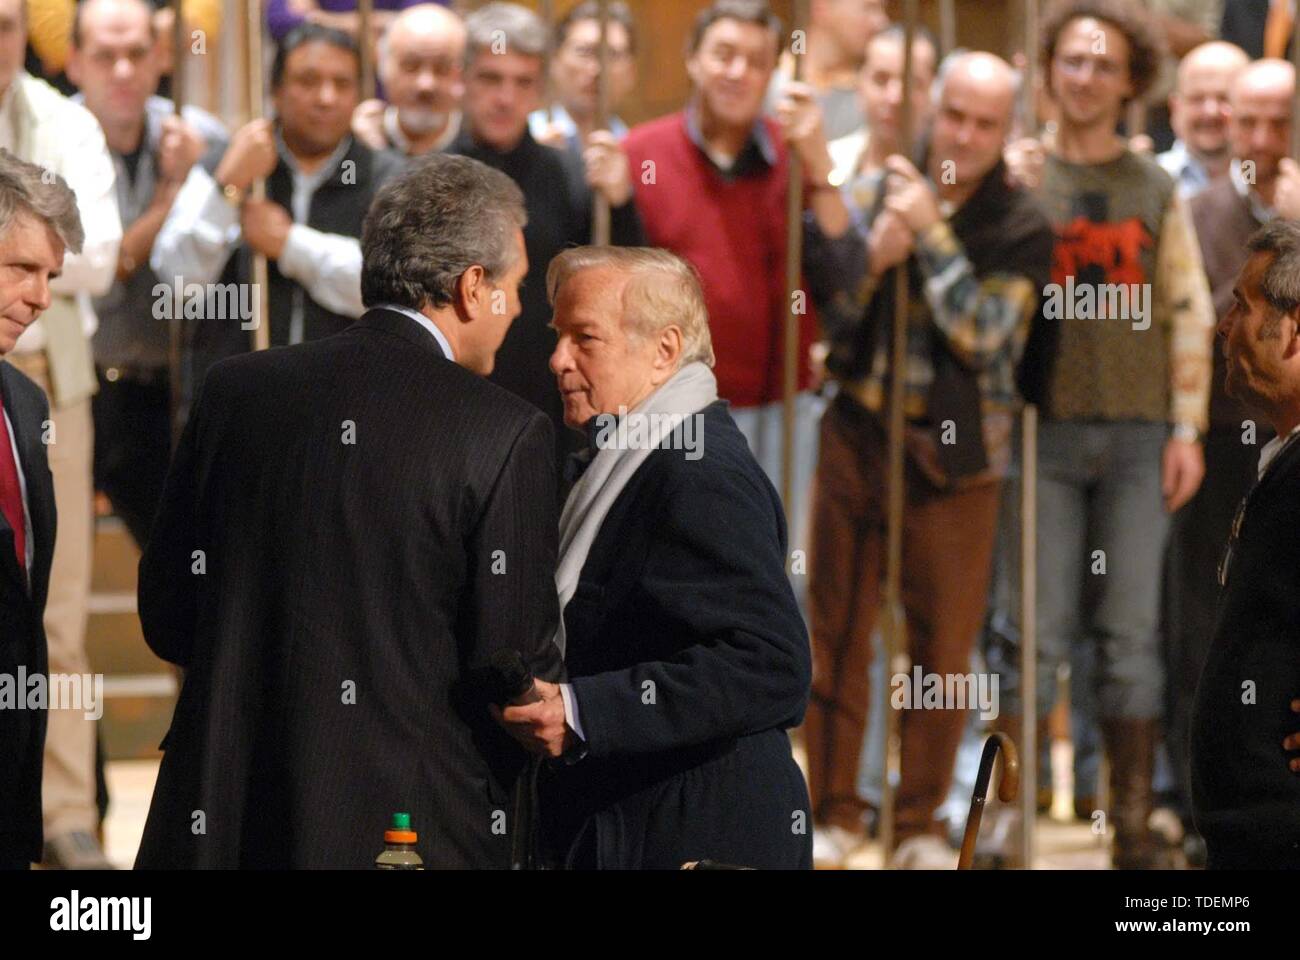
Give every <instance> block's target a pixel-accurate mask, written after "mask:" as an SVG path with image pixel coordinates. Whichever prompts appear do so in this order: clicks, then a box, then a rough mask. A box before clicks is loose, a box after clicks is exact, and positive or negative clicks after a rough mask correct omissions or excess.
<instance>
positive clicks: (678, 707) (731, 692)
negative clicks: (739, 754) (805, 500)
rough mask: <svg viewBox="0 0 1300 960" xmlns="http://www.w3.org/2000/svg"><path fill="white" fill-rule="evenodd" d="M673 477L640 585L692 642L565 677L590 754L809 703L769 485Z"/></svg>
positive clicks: (748, 725)
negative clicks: (622, 666)
mask: <svg viewBox="0 0 1300 960" xmlns="http://www.w3.org/2000/svg"><path fill="white" fill-rule="evenodd" d="M675 487H676V489H674V490H673V491H672V493H671V495H670V497H669V502H668V503H667V504H665V507H664V514H663V521H662V523H661V525H660V527H659V534H658V537H657V540H656V543H655V545H654V546H653V547H652V548H651V551H650V553H649V555H648V557H647V561H646V565H645V568H644V570H643V573H642V583H641V589H642V590H643V591H644V592H645V593H646V594H648V597H649V601H650V604H651V605H652V606H653V607H655V608H656V609H657V610H658V611H659V612H660V615H661V622H663V623H664V624H666V625H669V628H670V629H674V630H679V631H681V633H682V634H683V635H684V636H689V637H690V638H691V639H692V641H693V642H691V643H690V644H689V645H687V646H684V647H683V648H682V649H681V652H680V653H678V654H677V655H675V656H673V657H672V658H670V659H666V660H658V661H650V662H644V663H640V664H637V665H635V666H633V667H631V668H629V669H626V670H615V671H610V672H607V673H600V674H595V675H593V676H588V677H579V678H576V679H574V680H573V681H572V683H573V689H574V693H575V694H576V696H577V701H578V710H579V713H580V716H581V718H582V726H583V732H584V734H585V735H586V742H587V748H588V750H589V752H590V754H591V755H592V756H594V757H606V756H611V755H617V754H638V753H650V752H655V751H660V750H672V749H679V748H682V747H689V746H692V745H695V744H703V743H707V742H709V741H714V740H721V739H725V738H730V737H739V736H745V735H748V734H753V733H758V732H760V731H762V730H767V729H770V728H773V727H789V726H795V725H797V724H798V723H800V722H801V720H802V717H803V712H804V709H805V707H806V706H807V703H808V691H809V686H810V683H811V676H812V668H811V654H810V651H809V647H808V634H807V631H806V629H805V627H804V624H803V619H802V617H801V616H800V614H799V609H798V606H797V604H796V603H795V599H794V595H793V593H792V592H791V590H790V586H789V583H788V582H787V581H786V578H785V571H784V564H783V557H784V552H785V547H784V536H785V535H784V530H783V529H782V528H781V527H780V520H779V514H777V512H776V510H775V505H774V504H773V502H772V499H771V497H770V496H769V495H768V493H767V491H765V490H763V489H762V488H761V487H760V485H759V484H757V483H756V482H755V481H754V480H753V479H752V478H750V477H748V476H745V475H743V474H741V473H739V472H725V471H719V470H717V469H716V468H706V469H699V470H694V471H692V473H691V474H690V475H689V476H688V477H686V478H684V479H683V480H682V481H679V482H678V483H677V484H675Z"/></svg>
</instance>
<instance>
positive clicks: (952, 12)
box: [939, 0, 957, 57]
mask: <svg viewBox="0 0 1300 960" xmlns="http://www.w3.org/2000/svg"><path fill="white" fill-rule="evenodd" d="M939 45H940V47H942V48H943V56H945V57H946V56H948V54H950V53H952V52H953V50H955V49H957V6H956V3H955V0H939Z"/></svg>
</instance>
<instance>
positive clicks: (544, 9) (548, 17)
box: [537, 0, 603, 127]
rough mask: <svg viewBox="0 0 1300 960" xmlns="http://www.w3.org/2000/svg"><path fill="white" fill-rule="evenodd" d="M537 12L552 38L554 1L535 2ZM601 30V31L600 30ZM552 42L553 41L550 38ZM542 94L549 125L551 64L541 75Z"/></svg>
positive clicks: (552, 108)
mask: <svg viewBox="0 0 1300 960" xmlns="http://www.w3.org/2000/svg"><path fill="white" fill-rule="evenodd" d="M537 13H538V15H539V16H540V17H541V18H542V21H543V22H544V23H545V24H546V30H547V34H548V35H549V36H551V37H552V38H553V37H554V36H555V3H554V0H540V2H539V3H538V4H537ZM602 32H603V31H602ZM551 42H552V43H554V42H555V41H554V40H552V41H551ZM558 52H559V51H558V50H552V51H551V56H552V57H554V56H555V54H556V53H558ZM542 95H543V96H544V97H545V98H546V125H547V126H548V127H549V126H550V125H551V124H553V123H554V122H555V92H554V90H552V89H551V65H550V63H549V62H548V63H547V65H546V76H544V77H542Z"/></svg>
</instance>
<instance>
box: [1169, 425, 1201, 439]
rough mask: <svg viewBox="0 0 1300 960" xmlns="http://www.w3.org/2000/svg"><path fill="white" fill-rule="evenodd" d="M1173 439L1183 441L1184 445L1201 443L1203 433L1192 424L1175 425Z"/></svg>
mask: <svg viewBox="0 0 1300 960" xmlns="http://www.w3.org/2000/svg"><path fill="white" fill-rule="evenodd" d="M1173 437H1174V439H1175V440H1181V441H1183V443H1200V442H1201V431H1199V430H1197V429H1196V428H1195V427H1194V426H1192V425H1191V424H1190V423H1176V424H1174V433H1173Z"/></svg>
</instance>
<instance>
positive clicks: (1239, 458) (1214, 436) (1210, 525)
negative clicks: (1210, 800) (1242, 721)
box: [1164, 425, 1271, 823]
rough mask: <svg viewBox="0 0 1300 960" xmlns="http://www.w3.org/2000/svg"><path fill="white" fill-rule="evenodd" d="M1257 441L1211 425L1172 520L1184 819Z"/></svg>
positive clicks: (1173, 691) (1174, 760)
mask: <svg viewBox="0 0 1300 960" xmlns="http://www.w3.org/2000/svg"><path fill="white" fill-rule="evenodd" d="M1260 433H1261V435H1260V436H1258V437H1257V438H1256V442H1255V443H1254V444H1253V445H1252V444H1244V443H1242V430H1241V428H1240V427H1211V428H1210V431H1209V433H1208V434H1207V435H1206V437H1205V479H1204V481H1202V483H1201V487H1200V489H1199V490H1197V491H1196V496H1194V497H1192V499H1191V500H1189V501H1187V503H1186V505H1185V506H1184V507H1183V508H1182V509H1181V510H1179V511H1178V513H1176V514H1175V515H1174V517H1173V522H1172V526H1171V530H1170V537H1169V552H1168V554H1167V556H1166V558H1165V591H1164V607H1165V609H1164V635H1165V636H1164V639H1165V663H1166V669H1167V671H1168V678H1169V680H1168V684H1167V686H1166V688H1165V699H1166V715H1165V744H1166V746H1167V747H1168V750H1169V761H1170V765H1171V766H1172V767H1173V775H1174V787H1175V790H1176V792H1177V794H1178V796H1177V801H1178V804H1179V806H1180V807H1181V812H1182V813H1183V814H1184V819H1185V820H1187V822H1188V823H1190V822H1191V817H1190V810H1191V800H1190V798H1191V779H1190V778H1191V773H1190V770H1189V763H1190V744H1189V738H1190V730H1191V719H1192V700H1193V698H1194V697H1195V695H1196V684H1197V681H1198V680H1199V679H1200V676H1201V668H1202V667H1203V666H1204V665H1205V657H1206V654H1207V653H1208V652H1209V649H1210V640H1211V638H1212V636H1213V634H1214V617H1215V607H1216V605H1217V602H1218V596H1219V577H1218V569H1219V559H1220V558H1221V557H1222V556H1223V548H1224V545H1225V544H1227V542H1228V535H1229V533H1230V531H1231V527H1232V519H1233V516H1234V515H1235V514H1236V511H1237V506H1238V505H1239V504H1240V503H1241V499H1242V497H1244V496H1245V495H1246V493H1247V492H1248V491H1249V490H1250V488H1251V485H1252V484H1253V483H1254V482H1255V476H1256V473H1255V471H1256V465H1257V464H1258V463H1259V451H1260V447H1262V446H1263V445H1264V443H1266V442H1267V441H1268V439H1269V436H1270V434H1271V431H1269V430H1268V429H1267V428H1264V427H1262V425H1261V429H1260Z"/></svg>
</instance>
